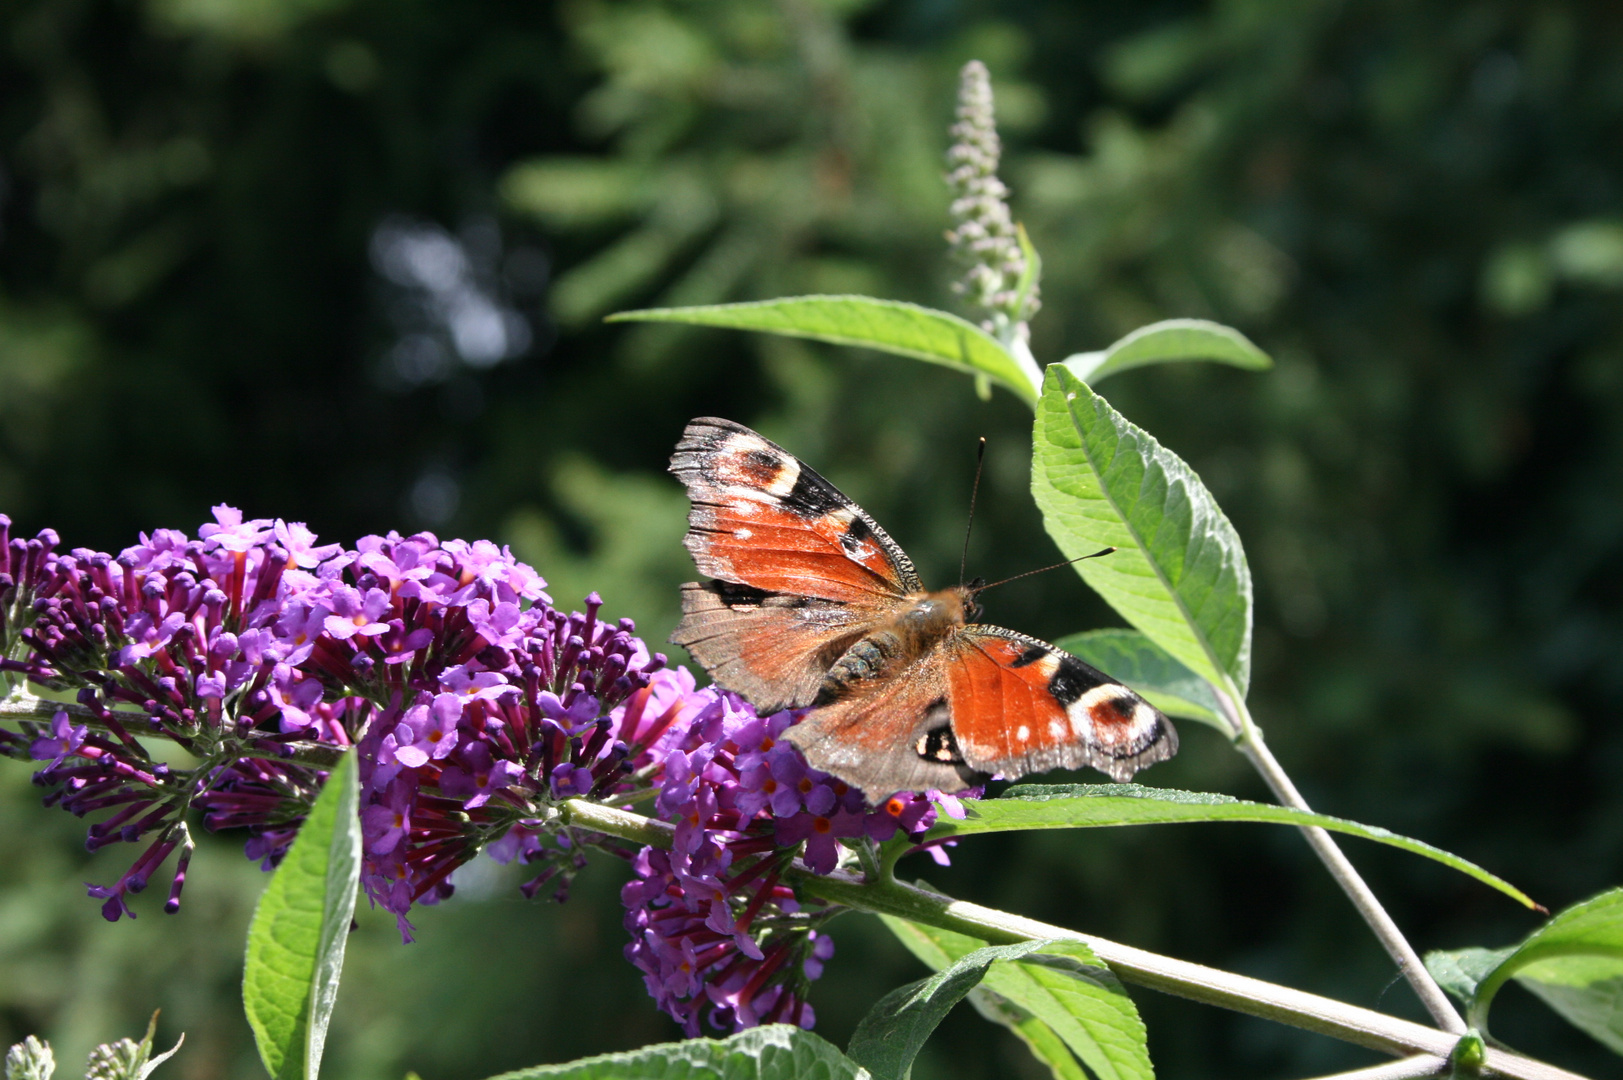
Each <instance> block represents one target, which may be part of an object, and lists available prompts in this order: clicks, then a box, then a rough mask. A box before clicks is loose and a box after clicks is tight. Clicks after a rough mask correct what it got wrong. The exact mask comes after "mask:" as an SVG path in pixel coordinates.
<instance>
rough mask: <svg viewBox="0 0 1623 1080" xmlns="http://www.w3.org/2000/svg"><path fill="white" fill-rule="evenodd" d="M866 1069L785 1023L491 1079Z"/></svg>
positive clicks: (747, 1076) (844, 1076)
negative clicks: (724, 1036) (731, 1035)
mask: <svg viewBox="0 0 1623 1080" xmlns="http://www.w3.org/2000/svg"><path fill="white" fill-rule="evenodd" d="M867 1076H868V1071H867V1070H866V1069H863V1068H862V1067H860V1066H859V1065H857V1063H856V1062H854V1061H852V1060H851V1059H850V1058H848V1057H846V1056H845V1055H844V1054H842V1053H840V1051H839V1048H838V1047H836V1046H835V1045H834V1044H833V1043H831V1042H829V1041H828V1040H827V1039H824V1038H823V1037H822V1036H820V1035H814V1034H812V1033H811V1032H809V1031H802V1030H800V1029H799V1028H797V1027H793V1026H791V1025H789V1024H768V1025H766V1026H764V1027H758V1028H751V1029H750V1030H748V1031H743V1032H740V1033H738V1034H737V1035H734V1036H733V1037H732V1038H729V1039H688V1040H686V1041H684V1042H675V1043H661V1044H659V1045H658V1046H645V1047H643V1048H642V1049H641V1050H628V1051H626V1052H624V1053H620V1054H603V1055H601V1056H599V1057H589V1058H582V1059H581V1060H579V1061H568V1062H564V1063H563V1064H562V1065H538V1066H536V1067H535V1068H532V1069H519V1070H518V1071H516V1072H508V1073H502V1074H501V1075H500V1076H499V1077H492V1078H491V1080H698V1078H700V1077H718V1078H720V1077H725V1078H726V1080H800V1078H802V1077H809V1078H811V1080H861V1078H865V1077H867Z"/></svg>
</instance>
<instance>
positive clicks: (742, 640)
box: [671, 581, 872, 715]
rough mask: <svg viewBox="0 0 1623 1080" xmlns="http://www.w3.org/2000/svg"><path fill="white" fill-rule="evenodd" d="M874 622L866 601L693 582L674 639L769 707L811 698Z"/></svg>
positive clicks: (722, 680)
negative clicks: (855, 604)
mask: <svg viewBox="0 0 1623 1080" xmlns="http://www.w3.org/2000/svg"><path fill="white" fill-rule="evenodd" d="M871 624H872V619H871V618H870V617H868V616H867V614H866V613H865V609H863V608H858V607H853V606H852V605H849V604H840V603H836V602H834V601H829V600H819V599H817V598H815V597H810V596H791V595H787V594H785V593H770V592H766V591H764V590H762V589H756V588H752V587H751V586H748V585H739V584H737V583H735V582H731V581H706V582H703V583H702V584H701V583H698V582H689V583H688V584H686V585H684V586H682V621H681V622H680V623H679V624H677V627H676V632H675V633H673V634H672V635H671V641H672V643H674V644H677V645H680V646H682V647H683V648H685V649H687V651H688V652H689V653H691V654H692V655H693V659H695V660H697V661H698V662H699V664H700V665H701V666H703V668H704V669H705V670H706V671H708V672H709V673H710V677H711V678H713V679H715V680H716V682H717V683H719V684H721V685H722V686H724V687H726V688H727V689H729V690H731V691H733V692H734V693H736V694H740V695H742V696H743V697H744V699H745V700H747V701H749V702H750V703H751V704H752V705H754V706H755V708H756V709H757V710H759V711H760V712H761V713H762V714H763V715H764V714H766V713H772V712H776V711H778V710H779V709H792V708H798V707H800V706H804V705H810V704H811V702H812V700H813V699H814V698H815V697H816V696H817V689H818V687H819V686H821V685H822V682H823V677H824V676H825V675H827V674H828V669H829V667H830V666H831V665H832V664H833V663H834V661H835V660H837V659H839V657H840V655H841V654H842V653H844V652H845V650H846V649H848V648H849V647H850V646H851V644H852V643H853V642H855V641H856V640H857V639H858V638H860V637H861V636H862V634H863V633H864V632H865V631H866V630H867V629H868V627H869V626H870V625H871Z"/></svg>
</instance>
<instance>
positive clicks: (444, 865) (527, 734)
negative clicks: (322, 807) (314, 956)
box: [359, 594, 675, 940]
mask: <svg viewBox="0 0 1623 1080" xmlns="http://www.w3.org/2000/svg"><path fill="white" fill-rule="evenodd" d="M474 602H475V603H481V602H482V601H474ZM600 606H601V601H600V600H598V598H597V596H596V594H593V595H592V596H591V597H588V599H587V603H586V613H585V614H584V615H583V614H580V613H578V612H577V613H574V614H570V615H564V614H562V613H561V612H558V611H556V610H554V609H553V608H552V607H551V606H550V605H547V604H544V603H536V604H532V605H531V606H530V607H528V608H525V609H523V610H520V609H519V608H518V607H517V606H516V605H515V604H513V603H512V602H511V601H507V600H502V601H501V602H500V603H498V604H497V606H496V607H495V608H493V609H491V610H490V612H489V613H488V615H487V613H486V612H484V611H480V612H479V613H477V614H476V615H475V616H473V620H472V621H471V622H470V623H469V626H470V628H471V627H472V626H474V625H475V624H477V625H478V626H479V629H478V631H477V638H478V641H479V642H480V645H479V647H478V648H476V649H475V650H474V651H473V653H471V654H469V655H468V656H466V657H465V658H464V662H463V663H461V664H458V665H451V666H446V667H444V668H441V669H437V670H435V672H434V673H433V677H432V680H430V679H426V678H425V679H421V680H414V681H413V684H412V686H411V689H410V692H409V693H406V694H403V695H399V696H397V697H396V698H395V699H394V700H393V701H392V702H391V703H390V704H389V705H388V707H386V708H385V709H383V710H382V711H381V712H380V713H379V714H378V716H377V717H376V719H375V720H374V721H373V723H372V724H371V725H370V726H369V728H368V729H367V732H366V734H365V735H364V736H362V738H361V740H360V743H359V751H360V770H361V783H362V805H363V807H364V809H363V811H362V816H361V831H362V836H363V840H364V843H365V864H364V869H363V873H362V877H361V882H362V884H363V885H364V887H365V888H366V891H367V894H368V895H369V896H370V897H371V898H372V900H373V901H374V902H375V903H377V904H379V905H380V906H382V907H384V908H385V909H387V910H389V911H392V912H393V913H394V914H395V916H396V917H397V918H398V920H399V922H400V928H401V932H402V933H403V934H405V935H406V937H407V939H408V940H410V924H409V923H408V922H407V921H406V914H407V912H408V911H409V909H410V908H411V905H412V904H414V903H433V902H435V901H437V900H439V899H442V898H443V897H445V896H448V895H449V894H450V891H451V885H450V882H449V880H448V879H449V877H450V874H451V871H453V870H455V869H456V868H457V867H458V866H460V865H461V864H463V863H464V862H467V861H468V860H469V859H471V858H472V857H473V856H474V855H476V854H478V852H479V851H480V850H481V848H484V847H485V846H487V845H493V846H492V852H491V853H492V855H494V856H496V857H497V858H499V859H501V860H503V861H506V860H509V859H512V858H514V857H519V858H521V859H523V860H524V861H526V862H545V863H548V864H549V865H548V866H547V867H546V869H544V870H543V871H542V873H541V875H540V876H538V877H537V878H536V879H534V880H532V881H531V882H529V883H528V884H526V885H525V886H524V891H525V892H526V893H527V894H530V895H533V894H534V893H535V892H536V891H537V890H538V889H539V888H540V887H541V885H542V884H544V883H545V882H546V881H547V880H548V879H549V878H551V877H552V876H554V875H555V874H557V873H558V872H559V871H560V870H568V869H569V868H578V867H579V866H580V865H581V862H582V859H583V856H582V855H581V853H580V851H579V846H580V843H581V842H582V840H590V841H597V840H599V839H600V838H598V837H580V836H576V835H574V834H573V833H572V831H570V830H568V829H560V828H555V827H552V826H551V824H550V815H549V814H548V807H549V806H550V805H553V804H556V803H557V802H558V801H560V800H562V799H566V798H570V797H574V796H585V797H592V798H599V799H601V798H604V797H607V796H610V795H617V794H623V793H625V792H627V791H629V790H631V782H630V779H629V778H630V777H631V775H632V772H633V770H635V769H637V768H639V767H643V766H646V765H647V764H648V763H649V762H650V761H651V758H650V755H649V751H648V749H647V747H649V746H650V745H651V744H653V743H654V742H655V741H656V740H658V738H659V737H660V735H661V734H663V732H664V730H665V727H666V726H668V725H669V723H670V722H671V720H672V719H674V717H675V713H674V712H667V713H654V712H651V711H650V710H649V709H648V707H647V705H648V700H649V694H648V692H647V690H646V687H647V683H648V679H649V677H650V676H652V675H653V674H654V673H655V672H656V671H659V670H660V669H661V668H663V666H664V663H665V658H664V657H663V656H659V655H655V656H653V657H649V655H648V653H647V650H646V649H645V648H644V646H643V643H642V642H641V641H640V640H639V639H637V638H636V637H634V636H633V635H632V632H631V631H632V629H633V627H632V625H631V621H630V620H629V619H623V620H621V621H620V622H619V623H618V624H613V625H611V624H607V623H604V622H602V621H600V620H599V619H598V618H597V612H598V609H599V608H600ZM431 666H432V665H431ZM549 835H550V836H551V837H552V838H553V840H554V844H553V845H552V846H551V847H549V846H548V845H547V844H546V842H545V841H546V839H547V838H548V836H549ZM561 898H562V896H561V895H560V899H561Z"/></svg>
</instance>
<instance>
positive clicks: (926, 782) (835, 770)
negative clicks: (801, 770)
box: [783, 649, 986, 805]
mask: <svg viewBox="0 0 1623 1080" xmlns="http://www.w3.org/2000/svg"><path fill="white" fill-rule="evenodd" d="M946 659H947V658H946V654H945V653H944V652H943V651H942V650H940V649H935V650H932V651H931V652H929V653H928V654H926V655H925V656H924V657H922V658H921V659H919V660H918V661H916V662H915V663H913V664H912V665H910V666H909V667H907V668H905V669H903V670H902V671H899V672H897V673H896V674H895V675H893V676H890V677H888V678H883V679H874V680H873V681H871V682H867V683H857V684H856V685H855V687H854V688H853V689H852V690H851V691H850V692H849V693H847V694H846V695H845V696H844V697H841V698H839V699H838V700H836V701H833V702H830V703H828V704H826V705H822V706H820V707H818V708H816V709H813V710H812V711H811V712H810V713H809V714H807V716H806V717H805V718H804V719H802V720H801V721H800V723H798V724H796V725H795V726H794V727H792V728H790V729H789V730H788V731H785V732H784V733H783V737H784V738H785V739H787V740H788V741H789V742H791V743H793V744H795V745H796V746H798V747H799V748H800V752H801V753H802V754H804V755H805V756H806V761H807V762H808V763H810V764H811V766H812V768H814V769H821V770H822V771H823V772H826V773H832V774H833V775H835V776H837V777H839V778H840V779H841V780H844V781H845V782H846V783H848V784H850V785H851V786H852V787H855V788H857V789H858V790H860V791H861V792H862V793H863V794H864V795H866V796H867V797H868V801H869V803H871V804H873V805H878V803H879V801H880V800H882V799H884V798H885V797H886V796H888V795H890V794H891V793H892V792H895V791H924V790H927V789H929V788H935V789H936V790H938V791H962V790H963V789H964V788H966V787H969V786H971V785H973V784H977V783H980V782H982V781H984V780H985V779H986V777H984V776H981V775H977V774H976V773H975V771H974V770H973V769H971V768H970V767H969V766H967V765H966V764H965V763H964V760H963V758H962V756H961V755H960V754H959V753H958V749H957V746H956V745H955V744H954V742H953V737H952V726H951V722H950V720H951V718H950V709H949V705H948V700H947V692H948V689H947V684H948V679H947V664H946Z"/></svg>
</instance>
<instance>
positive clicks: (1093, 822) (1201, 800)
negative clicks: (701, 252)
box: [925, 784, 1535, 908]
mask: <svg viewBox="0 0 1623 1080" xmlns="http://www.w3.org/2000/svg"><path fill="white" fill-rule="evenodd" d="M964 809H965V810H966V811H967V812H968V816H967V817H965V818H964V819H963V820H956V819H953V818H950V817H947V816H946V815H942V817H941V818H939V819H938V820H937V822H936V825H935V827H934V828H932V829H931V830H930V832H929V834H928V835H927V836H926V838H925V839H926V842H928V841H930V840H941V839H946V838H947V837H960V836H974V835H977V834H979V833H992V832H1016V831H1020V830H1025V829H1087V828H1099V827H1105V826H1117V825H1162V824H1173V823H1177V822H1191V821H1256V822H1268V823H1272V824H1278V825H1317V826H1319V827H1320V828H1322V829H1329V830H1330V831H1331V832H1341V833H1346V834H1347V835H1349V836H1361V837H1363V838H1364V839H1366V840H1374V841H1375V842H1376V843H1380V844H1386V845H1388V846H1389V847H1395V848H1401V849H1402V850H1404V851H1408V852H1412V853H1413V854H1415V855H1423V856H1425V857H1426V858H1428V859H1432V860H1435V861H1436V862H1440V863H1442V864H1443V865H1444V866H1449V867H1453V868H1454V869H1455V870H1458V871H1460V872H1461V873H1463V874H1468V875H1470V876H1471V877H1474V878H1476V879H1477V880H1478V881H1480V882H1482V883H1483V884H1485V885H1490V886H1492V887H1493V888H1495V889H1498V890H1499V891H1500V892H1502V893H1504V894H1505V895H1506V896H1509V897H1511V898H1512V899H1514V900H1516V901H1517V902H1518V903H1520V904H1522V905H1523V906H1525V907H1529V908H1531V907H1534V906H1535V905H1534V903H1533V901H1532V900H1531V899H1530V898H1529V897H1528V896H1527V894H1526V893H1524V892H1522V891H1521V890H1520V889H1518V888H1516V887H1515V886H1514V885H1512V884H1510V883H1509V882H1507V881H1505V880H1503V879H1502V878H1499V877H1496V876H1495V875H1493V874H1490V873H1488V871H1486V870H1484V869H1482V868H1481V867H1480V866H1477V865H1476V864H1475V863H1473V862H1469V861H1467V860H1465V859H1462V858H1460V857H1459V856H1458V855H1451V854H1449V853H1448V852H1446V851H1443V850H1442V849H1441V848H1435V847H1432V846H1431V845H1430V844H1427V843H1423V842H1421V841H1419V840H1411V839H1409V838H1408V837H1406V836H1399V835H1398V834H1397V833H1394V832H1389V831H1387V830H1386V829H1382V828H1379V827H1377V826H1374V825H1360V824H1359V823H1358V822H1356V821H1346V820H1343V819H1341V818H1333V817H1327V816H1325V815H1324V814H1314V813H1309V812H1308V811H1305V810H1297V809H1294V808H1292V807H1289V806H1277V805H1274V804H1273V803H1253V802H1243V801H1241V800H1240V799H1235V798H1231V797H1230V796H1227V795H1214V794H1210V793H1207V792H1200V791H1172V790H1169V789H1167V788H1151V787H1143V786H1141V785H1139V784H1061V785H1052V786H1050V785H1044V784H1017V785H1016V786H1014V787H1011V788H1009V789H1008V790H1007V791H1006V792H1004V793H1003V796H1002V797H1001V798H997V799H966V800H964Z"/></svg>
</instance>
